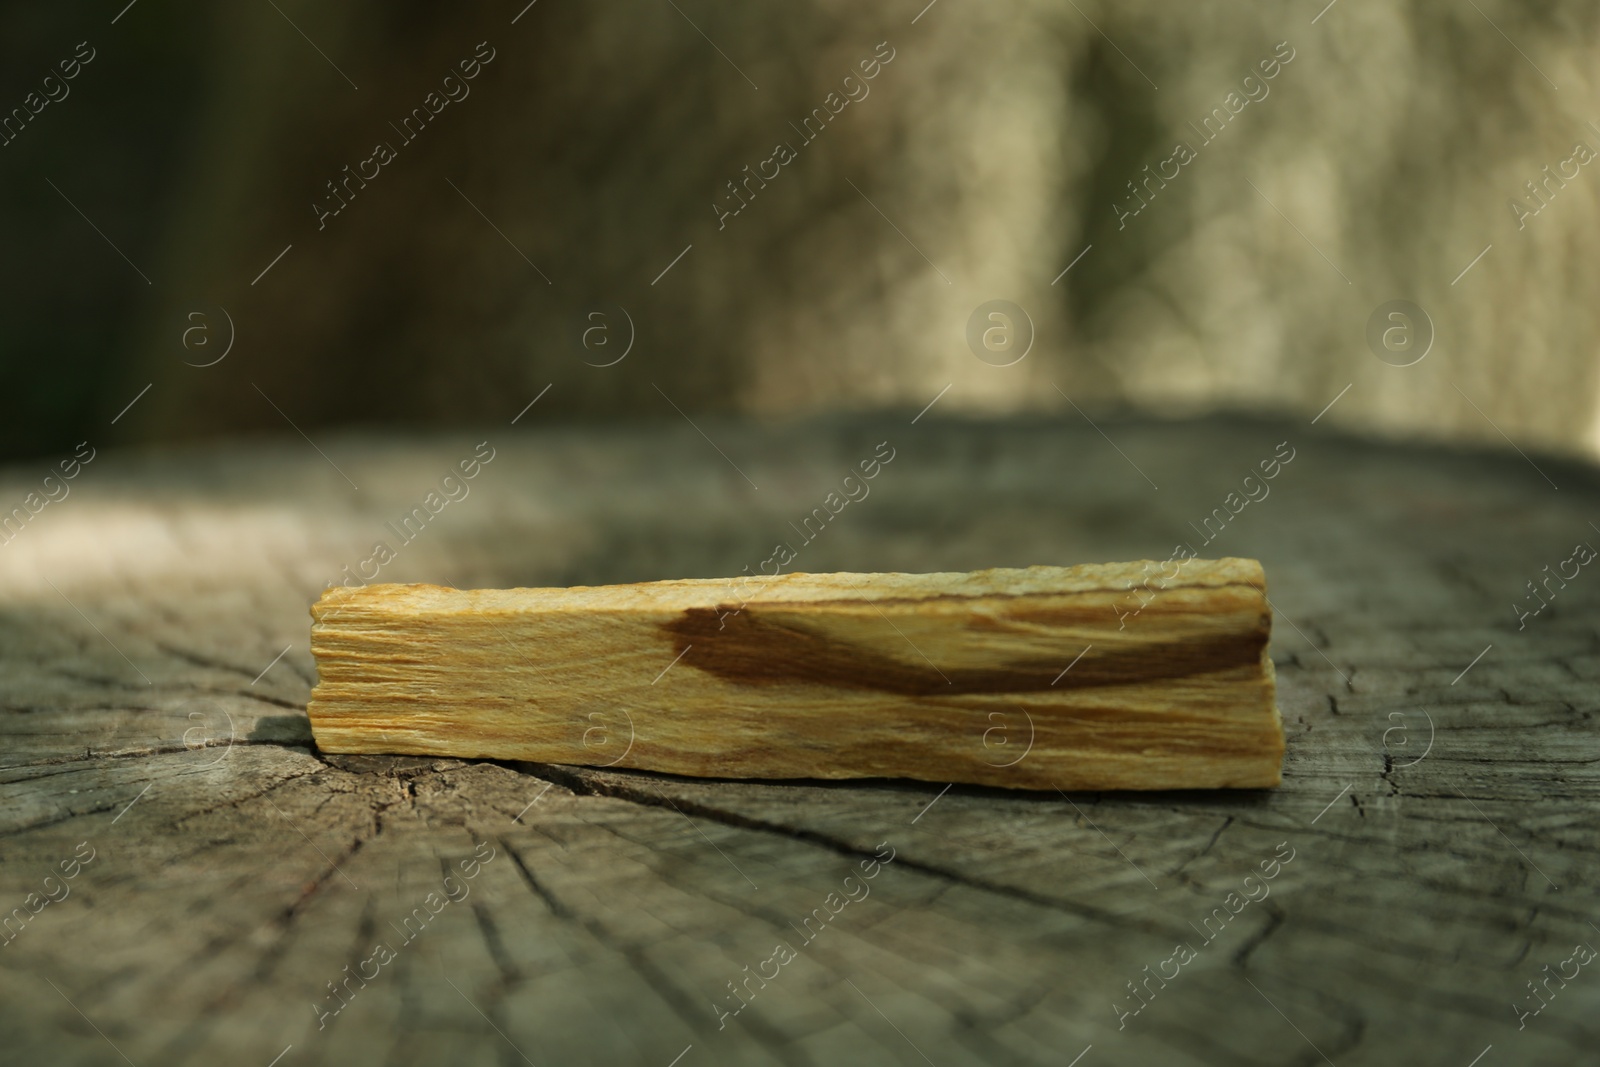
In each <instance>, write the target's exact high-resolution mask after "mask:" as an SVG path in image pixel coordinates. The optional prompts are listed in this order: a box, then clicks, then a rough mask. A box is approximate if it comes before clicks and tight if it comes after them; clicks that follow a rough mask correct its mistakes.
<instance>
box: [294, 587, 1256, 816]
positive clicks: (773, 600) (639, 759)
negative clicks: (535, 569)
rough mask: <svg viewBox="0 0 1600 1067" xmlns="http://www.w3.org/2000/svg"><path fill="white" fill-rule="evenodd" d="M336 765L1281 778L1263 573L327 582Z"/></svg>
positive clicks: (326, 733)
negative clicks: (444, 762)
mask: <svg viewBox="0 0 1600 1067" xmlns="http://www.w3.org/2000/svg"><path fill="white" fill-rule="evenodd" d="M311 614H312V619H313V620H314V622H313V625H312V628H311V649H312V652H313V653H314V654H315V656H316V661H317V670H318V674H319V681H318V683H317V686H316V688H315V689H314V690H313V691H312V694H311V705H310V709H309V710H310V716H311V726H312V731H313V733H314V734H315V737H316V741H317V744H318V745H319V746H320V747H321V748H322V749H323V750H324V751H326V752H368V753H372V752H387V753H411V754H417V755H440V756H458V757H466V758H490V759H508V760H533V761H539V762H548V763H570V764H587V765H590V766H614V767H633V768H640V769H645V770H652V771H665V772H670V773H673V774H687V775H703V776H718V777H727V778H862V777H891V778H919V779H923V780H926V781H930V782H970V783H977V784H981V785H991V786H1005V787H1012V788H1024V789H1057V788H1059V789H1189V788H1217V787H1260V786H1274V785H1277V784H1278V781H1279V765H1280V763H1281V760H1282V756H1283V727H1282V723H1281V722H1280V720H1279V718H1278V711H1277V708H1276V706H1275V704H1274V694H1273V671H1272V661H1271V660H1270V659H1269V658H1268V657H1267V639H1268V636H1269V633H1270V628H1271V619H1272V614H1271V611H1270V610H1269V608H1268V605H1267V603H1266V594H1265V578H1264V576H1263V574H1262V571H1261V565H1260V564H1259V563H1257V562H1256V561H1255V560H1246V559H1223V560H1215V561H1212V560H1193V559H1191V560H1186V561H1185V560H1179V561H1168V562H1166V563H1157V562H1150V561H1146V562H1140V563H1108V564H1096V565H1086V566H1079V567H1031V568H1028V569H1026V570H989V571H977V572H973V573H970V574H787V575H782V576H779V577H762V578H743V579H734V580H726V579H693V580H685V581H668V582H650V583H645V584H641V585H616V586H595V587H578V588H572V589H478V590H471V591H462V590H457V589H449V588H442V587H439V586H434V585H374V586H366V587H362V588H354V589H349V588H344V587H333V588H330V589H328V590H327V591H326V592H325V593H324V594H323V596H322V598H321V600H319V601H318V602H317V603H316V605H315V606H313V608H312V611H311Z"/></svg>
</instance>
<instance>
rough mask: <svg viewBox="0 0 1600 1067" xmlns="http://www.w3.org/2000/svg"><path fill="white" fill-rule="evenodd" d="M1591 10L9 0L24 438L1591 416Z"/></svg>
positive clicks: (1525, 435) (1563, 433) (841, 0)
mask: <svg viewBox="0 0 1600 1067" xmlns="http://www.w3.org/2000/svg"><path fill="white" fill-rule="evenodd" d="M1597 22H1600V10H1597V9H1595V8H1592V7H1589V6H1588V5H1580V4H1562V3H1555V2H1543V3H1522V4H1514V3H1511V2H1509V0H1464V2H1462V3H1459V4H1456V3H1452V4H1448V5H1446V4H1436V3H1422V2H1420V0H1419V2H1405V0H1379V2H1363V3H1356V2H1354V0H1345V2H1339V0H1335V2H1334V3H1332V4H1328V3H1327V0H1304V2H1302V0H1295V2H1293V3H1290V4H1271V5H1265V4H1244V3H1238V2H1226V3H1217V4H1205V5H1173V4H1167V3H1155V2H1149V0H1135V2H1119V3H1107V2H1100V0H1069V2H1067V3H1064V4H1056V3H1048V4H1047V3H1035V2H1008V3H985V4H974V3H970V2H966V0H935V2H934V3H931V4H929V3H927V0H894V2H892V3H881V4H874V5H870V6H868V5H861V4H854V3H847V2H845V0H807V2H804V3H794V4H777V3H772V2H760V3H742V4H714V3H708V2H706V0H636V2H630V3H577V2H575V0H537V2H535V3H532V4H528V3H527V0H495V2H469V3H458V4H450V5H443V4H425V3H417V2H389V3H382V4H380V3H376V2H373V0H354V2H348V3H341V4H338V5H325V4H313V3H309V2H305V0H259V2H257V0H246V2H243V3H235V4H227V5H213V4H199V3H184V2H158V0H135V2H134V3H132V4H129V3H127V0H107V2H103V3H102V2H95V3H71V4H51V5H43V4H29V5H23V4H12V5H6V6H5V7H4V8H3V9H0V70H3V71H4V74H3V75H0V116H3V118H0V141H3V144H0V195H3V199H0V203H3V204H4V208H3V218H4V244H5V249H6V254H5V255H4V256H3V257H0V271H3V272H4V273H3V278H0V316H3V319H4V323H5V329H4V330H0V383H3V384H0V388H3V389H4V391H5V395H6V396H7V397H8V399H10V401H11V403H10V404H8V405H7V410H6V417H5V418H4V419H3V420H0V457H4V458H9V459H15V458H21V457H32V456H43V455H52V456H53V455H55V454H58V453H61V452H63V451H70V450H71V448H72V447H73V446H74V445H75V444H76V442H78V441H80V440H82V439H84V438H85V437H91V436H92V437H93V438H94V440H95V444H96V445H100V444H116V443H151V442H165V441H176V440H193V439H203V438H210V437H215V436H220V435H229V436H237V435H252V434H256V433H273V434H283V433H290V432H292V431H290V430H289V428H288V426H287V425H286V423H288V422H292V423H293V424H294V425H295V426H297V427H298V428H299V429H301V430H302V431H306V432H309V433H312V435H313V436H314V435H315V434H314V431H315V430H316V429H317V428H322V427H328V426H335V425H341V426H372V427H395V428H406V429H417V428H421V427H433V426H437V427H452V426H461V425H469V424H475V423H479V422H489V421H500V420H506V419H509V418H511V417H512V416H514V415H516V414H517V413H518V411H519V409H523V408H524V405H526V404H528V403H529V402H530V401H531V400H533V399H534V398H535V397H536V396H543V400H542V402H541V406H540V408H539V413H540V417H541V418H542V419H545V420H580V419H581V420H589V419H600V418H606V419H625V420H630V421H631V420H647V419H648V420H660V419H674V420H676V419H679V418H680V414H679V413H678V412H675V411H674V407H676V408H678V409H679V412H681V413H683V414H688V415H696V414H698V413H735V412H737V413H748V414H750V415H751V416H753V417H755V418H756V419H758V420H776V419H787V418H789V417H792V416H796V417H797V416H803V415H807V414H813V413H817V412H822V411H837V410H871V409H886V408H899V409H906V410H909V411H916V410H918V409H922V408H923V407H924V406H925V405H928V404H929V403H930V402H932V401H934V400H935V398H937V402H938V405H939V407H938V409H937V410H938V412H939V414H940V415H942V416H951V415H959V414H962V413H973V414H977V413H981V414H985V415H993V414H1000V413H1011V412H1020V411H1029V412H1033V413H1041V412H1054V411H1059V412H1061V413H1063V414H1065V415H1067V416H1070V417H1073V418H1077V415H1076V414H1075V413H1074V412H1073V408H1072V405H1074V404H1077V405H1079V406H1080V407H1081V408H1083V409H1085V410H1088V411H1095V410H1101V409H1123V410H1129V409H1131V410H1137V411H1141V412H1149V413H1156V414H1172V415H1188V414H1197V413H1204V412H1241V413H1245V412H1247V413H1296V414H1303V415H1305V416H1308V417H1309V416H1315V415H1317V414H1318V413H1319V412H1325V413H1324V414H1323V415H1322V419H1323V421H1324V422H1326V423H1327V424H1329V425H1339V426H1344V427H1347V428H1350V429H1354V430H1357V431H1360V432H1363V433H1370V434H1374V435H1380V436H1385V437H1422V438H1431V439H1444V440H1461V441H1478V440H1481V441H1486V442H1492V443H1494V444H1496V445H1497V446H1501V447H1504V446H1505V445H1506V444H1507V443H1508V442H1509V443H1515V444H1516V445H1517V446H1519V447H1523V448H1530V449H1531V448H1537V449H1541V450H1545V451H1553V452H1561V453H1567V454H1572V455H1579V456H1593V455H1594V454H1595V453H1596V451H1597V449H1600V422H1597V417H1600V409H1597V405H1600V379H1597V362H1596V360H1595V358H1594V352H1595V341H1596V336H1597V328H1600V324H1597V322H1596V301H1595V300H1594V297H1593V292H1594V289H1595V286H1596V283H1597V281H1600V270H1597V269H1596V262H1597V260H1596V255H1595V250H1594V247H1593V243H1594V241H1595V240H1596V238H1597V236H1600V230H1597V225H1596V224H1597V222H1600V210H1597V209H1600V198H1597V196H1596V189H1597V188H1600V167H1596V166H1589V165H1588V164H1589V162H1590V160H1591V159H1592V158H1594V157H1595V156H1596V152H1597V151H1600V125H1597V122H1596V120H1600V107H1597V106H1596V104H1595V95H1594V89H1595V87H1594V85H1593V84H1592V81H1593V78H1594V75H1593V73H1592V72H1593V70H1594V65H1593V62H1592V61H1593V59H1594V57H1595V55H1596V42H1597ZM992 301H1005V302H1007V303H1006V304H1004V305H996V304H991V302H992ZM1397 302H1403V303H1397ZM997 309H998V310H997ZM995 316H998V317H995ZM546 387H549V392H548V395H547V396H545V395H544V390H545V389H546ZM130 401H136V402H134V403H133V404H132V406H131V407H130V406H129V404H130ZM1329 405H1331V406H1329ZM113 418H115V420H116V421H115V422H114V424H110V425H109V427H108V422H109V420H112V419H113Z"/></svg>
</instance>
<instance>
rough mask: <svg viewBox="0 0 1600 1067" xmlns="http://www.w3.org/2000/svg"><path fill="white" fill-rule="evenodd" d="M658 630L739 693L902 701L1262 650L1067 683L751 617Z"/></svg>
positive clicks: (1166, 648)
mask: <svg viewBox="0 0 1600 1067" xmlns="http://www.w3.org/2000/svg"><path fill="white" fill-rule="evenodd" d="M785 606H786V607H791V606H792V605H785ZM664 629H666V630H667V632H668V633H670V634H671V635H672V636H673V639H674V641H675V645H676V647H675V648H674V651H675V652H678V653H682V652H683V651H684V650H685V649H686V648H689V647H690V646H693V651H692V652H690V653H689V654H688V655H687V656H685V657H684V660H683V664H682V665H683V666H688V667H694V668H698V669H699V670H703V671H706V672H708V673H710V674H713V675H716V676H717V677H718V678H721V679H723V680H724V681H728V682H733V683H735V684H738V685H754V686H762V685H788V684H793V683H796V682H801V683H812V684H816V685H827V686H833V687H836V688H845V689H870V690H877V691H879V692H884V693H893V694H896V695H899V696H935V695H938V694H941V693H943V694H950V695H954V694H965V693H1032V692H1040V691H1043V690H1049V689H1054V690H1057V691H1064V690H1071V689H1091V688H1099V687H1103V686H1115V685H1127V684H1130V683H1134V682H1151V681H1164V680H1168V679H1174V678H1187V677H1193V676H1196V675H1201V674H1211V673H1215V672H1218V671H1228V670H1236V669H1239V668H1250V667H1255V666H1257V665H1258V664H1259V663H1260V662H1261V651H1262V649H1263V648H1264V647H1265V646H1266V643H1267V634H1266V632H1265V631H1262V632H1256V633H1245V634H1238V633H1232V634H1219V635H1215V636H1201V637H1196V638H1190V639H1185V640H1180V641H1170V642H1165V643H1163V644H1159V645H1142V646H1140V647H1137V648H1127V649H1108V650H1106V651H1104V652H1099V653H1094V654H1092V655H1086V656H1084V657H1083V659H1081V660H1080V661H1078V663H1077V664H1076V665H1074V666H1073V668H1072V670H1071V671H1069V672H1067V673H1066V674H1065V675H1063V674H1062V673H1061V670H1062V667H1063V666H1064V661H1055V660H1048V661H1047V660H1040V659H1030V660H1016V661H1011V662H1008V663H1004V664H1001V665H999V666H996V667H987V668H983V669H976V670H975V669H964V668H957V667H940V669H939V670H937V671H936V670H934V669H933V667H930V666H929V665H928V664H927V663H925V662H911V661H902V660H896V659H893V658H891V657H889V656H885V655H883V654H882V653H880V652H877V651H874V650H871V649H866V648H862V647H860V646H858V645H850V644H846V643H844V642H840V641H836V640H833V639H831V638H829V637H827V636H825V635H823V634H819V633H815V632H813V631H811V630H808V629H806V628H804V627H801V626H796V625H793V624H790V623H781V622H775V621H772V620H768V619H766V618H764V617H763V616H762V614H761V613H760V612H759V611H756V610H754V609H750V608H746V609H745V610H743V611H737V609H734V608H732V607H724V608H686V609H685V610H684V611H683V612H682V613H681V614H680V615H679V616H678V617H677V618H676V619H674V620H673V621H672V622H671V623H669V624H668V625H667V626H665V627H664ZM1058 679H1059V680H1058Z"/></svg>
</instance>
